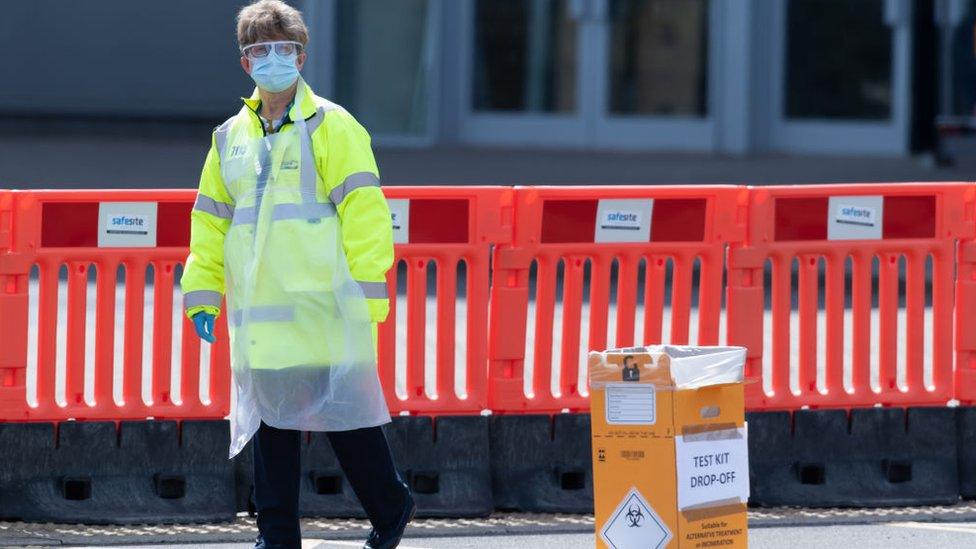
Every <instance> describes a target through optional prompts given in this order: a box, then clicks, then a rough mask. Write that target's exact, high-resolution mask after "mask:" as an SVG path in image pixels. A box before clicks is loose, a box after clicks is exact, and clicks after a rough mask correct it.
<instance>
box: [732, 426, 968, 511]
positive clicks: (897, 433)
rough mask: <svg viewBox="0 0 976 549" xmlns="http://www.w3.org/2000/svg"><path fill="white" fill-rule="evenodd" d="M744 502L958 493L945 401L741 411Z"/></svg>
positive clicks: (888, 500)
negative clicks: (745, 450)
mask: <svg viewBox="0 0 976 549" xmlns="http://www.w3.org/2000/svg"><path fill="white" fill-rule="evenodd" d="M746 420H747V421H748V422H749V465H750V467H749V469H750V474H749V477H750V482H751V486H752V490H751V491H752V495H751V497H750V499H749V502H750V504H753V505H760V506H781V505H797V506H804V507H879V506H894V505H938V504H951V503H955V502H956V501H958V499H959V477H958V473H957V457H956V421H955V410H954V409H952V408H910V409H907V410H906V409H903V408H867V409H857V410H852V411H851V413H850V416H848V414H847V412H846V411H844V410H801V411H797V412H795V413H793V415H792V417H791V415H790V414H789V413H788V412H758V413H749V414H747V417H746Z"/></svg>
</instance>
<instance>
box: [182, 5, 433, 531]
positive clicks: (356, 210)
mask: <svg viewBox="0 0 976 549" xmlns="http://www.w3.org/2000/svg"><path fill="white" fill-rule="evenodd" d="M237 40H238V44H239V46H240V52H241V57H240V62H241V67H242V68H243V69H244V71H245V72H246V73H247V74H249V75H250V76H251V78H252V79H253V80H254V82H255V84H257V88H256V89H255V91H254V93H253V94H252V95H251V96H250V97H249V98H247V99H243V102H244V105H243V106H242V107H241V110H240V112H238V113H237V114H235V115H234V116H232V117H231V118H230V119H228V120H227V121H226V122H224V123H223V124H221V125H220V126H218V127H217V128H216V129H215V130H214V132H213V136H212V140H211V145H210V152H209V153H208V154H207V158H206V161H205V162H204V166H203V173H202V175H201V177H200V188H199V192H198V193H197V198H196V203H195V204H194V206H193V210H192V213H191V229H190V232H191V234H190V255H189V257H188V258H187V261H186V268H185V272H184V273H183V277H182V279H181V284H182V289H183V293H184V306H185V309H186V314H187V316H189V317H190V318H191V319H192V320H193V324H194V326H195V328H196V331H197V334H198V335H199V336H200V337H201V338H202V339H204V340H206V341H208V342H210V343H213V342H214V341H215V339H216V335H215V333H214V326H215V320H216V318H217V316H218V315H219V314H221V304H222V302H223V300H224V297H225V296H226V309H227V310H226V311H224V312H223V314H224V316H225V317H226V319H227V325H228V327H229V332H230V355H231V369H232V372H233V378H234V384H233V387H234V390H235V391H236V396H237V399H236V406H235V407H234V410H233V411H232V412H231V447H230V455H231V457H233V456H234V455H236V454H237V453H238V452H240V451H241V450H242V449H243V448H244V445H245V444H246V443H247V442H248V441H249V440H250V439H251V438H252V436H253V438H254V443H253V446H254V503H255V507H256V509H257V525H258V531H259V535H258V538H257V543H256V547H259V548H291V547H295V548H298V547H300V546H301V532H300V527H299V508H298V500H299V487H300V484H301V483H302V482H307V480H303V479H302V477H301V474H300V472H301V466H300V453H301V447H302V431H324V432H326V433H327V436H328V438H329V442H330V443H331V445H332V448H333V449H334V450H335V454H336V457H337V458H338V461H339V464H340V466H341V467H342V470H343V472H344V473H345V476H346V478H347V479H348V480H349V483H350V485H351V486H352V489H353V491H354V492H355V494H356V496H357V497H358V498H359V501H360V503H361V504H362V506H363V508H364V510H365V512H366V515H367V516H368V517H369V520H370V522H371V523H372V526H373V529H372V531H371V532H370V533H369V535H368V538H367V540H366V545H365V547H367V548H372V549H376V548H381V547H382V548H392V547H396V546H397V545H398V544H399V541H400V537H401V536H402V534H403V531H404V529H405V528H406V525H407V523H408V522H409V521H410V520H411V519H412V517H413V514H414V511H415V509H416V506H415V504H414V500H413V497H412V495H411V494H410V490H409V488H408V487H407V486H406V484H404V482H403V480H402V479H401V477H400V475H399V474H398V473H397V470H396V467H395V465H394V461H393V458H392V455H391V452H390V447H389V443H388V441H387V439H386V437H385V435H384V432H383V430H382V427H381V426H382V425H383V424H385V423H389V421H390V413H389V410H388V408H387V405H386V401H385V399H384V396H383V391H382V389H381V387H380V383H379V378H378V376H377V373H376V324H377V323H378V322H382V321H383V320H384V319H385V318H386V316H387V314H388V312H389V301H388V298H387V285H386V271H387V270H388V269H389V268H390V267H391V266H392V264H393V230H392V223H391V217H390V210H389V207H388V205H387V203H386V199H385V198H384V196H383V193H382V191H381V190H380V182H379V175H378V171H377V167H376V162H375V160H374V159H373V154H372V151H371V149H370V138H369V134H368V133H367V132H366V130H365V129H364V128H363V127H362V126H361V125H360V124H359V123H358V122H357V121H356V120H355V119H354V118H353V117H352V116H351V115H350V114H349V113H348V112H346V111H345V110H344V109H343V108H342V107H340V106H338V105H336V104H334V103H331V102H329V101H327V100H325V99H322V98H321V97H318V96H316V95H315V94H314V93H313V92H312V89H311V88H310V87H309V86H308V84H306V83H305V81H304V80H303V79H302V77H301V75H300V71H301V69H302V66H303V65H304V64H305V61H306V59H307V57H308V52H307V49H306V46H307V44H308V30H307V28H306V26H305V23H304V21H303V20H302V15H301V13H300V12H299V11H298V10H296V9H294V8H292V7H290V6H289V5H287V4H285V3H284V2H282V1H280V0H260V1H257V2H253V3H251V4H250V5H247V6H245V7H244V8H242V9H241V10H240V12H239V13H238V16H237Z"/></svg>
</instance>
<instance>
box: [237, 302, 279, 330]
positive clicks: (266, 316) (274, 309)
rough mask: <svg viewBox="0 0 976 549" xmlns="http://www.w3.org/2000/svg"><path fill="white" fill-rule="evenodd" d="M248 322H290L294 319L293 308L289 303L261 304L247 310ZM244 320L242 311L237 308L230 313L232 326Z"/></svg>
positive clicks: (238, 324)
mask: <svg viewBox="0 0 976 549" xmlns="http://www.w3.org/2000/svg"><path fill="white" fill-rule="evenodd" d="M247 320H248V322H291V321H293V320H295V308H294V307H292V306H290V305H262V306H259V307H251V308H250V309H248V310H247ZM243 321H244V311H242V310H240V309H238V310H236V311H234V314H233V315H231V322H232V323H233V324H234V326H240V325H241V324H242V323H243Z"/></svg>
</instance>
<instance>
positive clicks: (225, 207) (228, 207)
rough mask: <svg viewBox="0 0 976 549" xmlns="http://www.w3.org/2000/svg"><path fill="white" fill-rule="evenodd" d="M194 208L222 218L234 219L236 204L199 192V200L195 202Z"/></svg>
mask: <svg viewBox="0 0 976 549" xmlns="http://www.w3.org/2000/svg"><path fill="white" fill-rule="evenodd" d="M193 209H194V210H198V211H201V212H206V213H208V214H210V215H213V216H217V217H219V218H221V219H233V217H234V205H233V204H227V203H225V202H217V201H216V200H214V199H213V198H210V197H209V196H206V195H203V194H200V193H197V200H196V202H194V204H193Z"/></svg>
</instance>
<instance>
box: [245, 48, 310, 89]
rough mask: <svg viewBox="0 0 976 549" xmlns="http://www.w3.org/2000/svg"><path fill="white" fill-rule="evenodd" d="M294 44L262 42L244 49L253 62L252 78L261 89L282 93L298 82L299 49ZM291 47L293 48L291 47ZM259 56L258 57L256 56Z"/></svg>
mask: <svg viewBox="0 0 976 549" xmlns="http://www.w3.org/2000/svg"><path fill="white" fill-rule="evenodd" d="M293 44H295V43H294V42H262V43H259V44H252V45H250V46H248V47H247V48H245V49H244V52H243V53H244V55H246V56H247V57H248V59H250V60H251V78H252V79H253V80H254V83H255V84H257V85H258V87H259V88H261V89H262V90H265V91H269V92H280V91H282V90H286V89H288V87H289V86H291V85H292V84H294V83H295V80H298V67H297V66H296V65H295V62H296V60H297V59H298V50H299V48H298V47H296V46H293ZM289 46H291V47H289ZM255 54H257V55H255Z"/></svg>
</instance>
